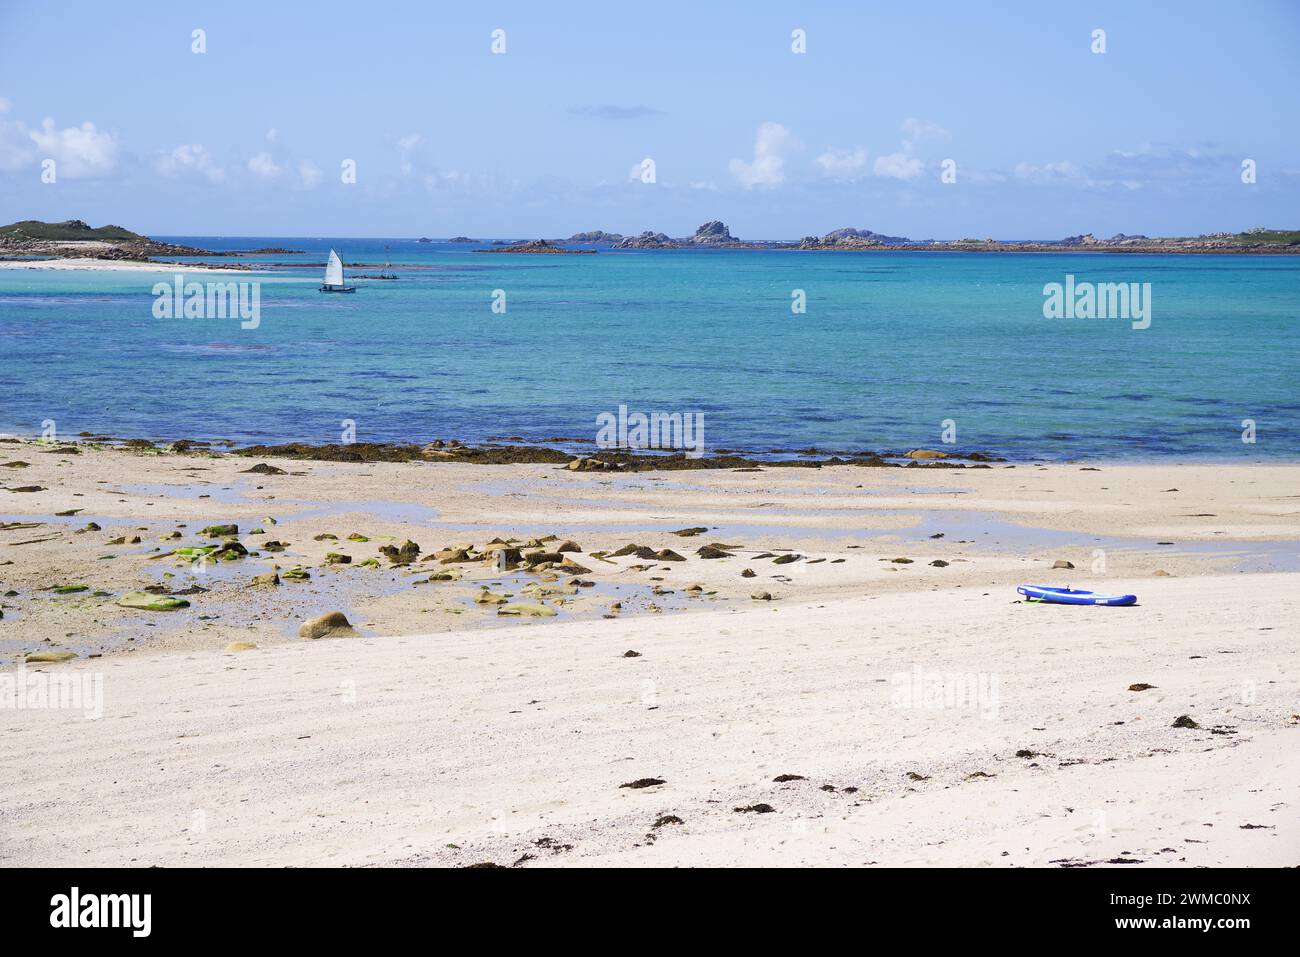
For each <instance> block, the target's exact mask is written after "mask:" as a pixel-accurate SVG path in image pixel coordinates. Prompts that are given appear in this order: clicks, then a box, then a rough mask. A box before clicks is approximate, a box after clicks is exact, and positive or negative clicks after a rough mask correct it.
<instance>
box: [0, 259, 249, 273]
mask: <svg viewBox="0 0 1300 957" xmlns="http://www.w3.org/2000/svg"><path fill="white" fill-rule="evenodd" d="M0 269H36V270H56V271H61V272H69V271H72V272H151V273H174V272H176V271H177V270H187V269H189V270H195V271H201V272H205V273H216V274H222V275H226V274H229V275H247V274H248V273H249V272H250V270H247V269H223V268H221V267H220V266H210V265H208V264H206V263H167V262H156V263H155V262H130V261H125V260H119V259H90V258H85V259H0Z"/></svg>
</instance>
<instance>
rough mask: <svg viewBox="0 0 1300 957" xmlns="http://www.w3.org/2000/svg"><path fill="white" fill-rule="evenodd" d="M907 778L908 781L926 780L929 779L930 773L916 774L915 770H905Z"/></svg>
mask: <svg viewBox="0 0 1300 957" xmlns="http://www.w3.org/2000/svg"><path fill="white" fill-rule="evenodd" d="M907 779H908V780H909V781H928V780H930V775H928V774H918V773H917V772H916V771H908V772H907Z"/></svg>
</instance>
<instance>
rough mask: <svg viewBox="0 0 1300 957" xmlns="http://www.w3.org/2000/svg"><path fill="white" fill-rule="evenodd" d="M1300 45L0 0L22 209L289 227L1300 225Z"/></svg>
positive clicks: (1, 151)
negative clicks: (346, 169)
mask: <svg viewBox="0 0 1300 957" xmlns="http://www.w3.org/2000/svg"><path fill="white" fill-rule="evenodd" d="M195 29H202V30H203V31H205V38H206V52H205V53H202V54H197V53H194V52H192V45H193V40H192V32H193V31H194V30H195ZM496 29H501V30H504V31H505V44H506V52H505V53H504V54H494V53H493V52H492V49H491V45H492V32H493V30H496ZM795 29H802V30H804V31H806V37H807V52H806V53H803V54H796V53H794V52H792V50H791V44H792V40H791V32H792V31H793V30H795ZM1097 29H1101V30H1104V31H1105V44H1106V52H1105V53H1094V52H1092V49H1091V47H1092V45H1093V39H1092V34H1093V31H1094V30H1097ZM1298 48H1300V4H1297V3H1294V2H1287V0H1278V2H1260V3H1253V4H1250V5H1249V6H1243V5H1242V4H1239V3H1228V2H1223V3H1205V2H1164V0H1148V2H1143V3H1113V4H1108V3H1090V4H1086V5H1085V4H1059V3H1041V2H1037V3H1029V2H1026V3H1000V4H997V5H993V4H982V5H976V4H966V3H947V2H931V3H925V4H919V3H915V2H910V3H909V2H892V0H874V2H847V0H846V2H842V3H829V2H825V3H817V4H809V3H763V2H749V3H739V2H737V3H725V2H722V3H713V4H704V3H698V2H696V3H681V2H674V0H656V2H654V3H649V4H636V3H631V4H616V3H609V2H603V3H568V4H563V5H559V4H539V3H506V2H503V3H493V4H491V5H487V4H468V3H465V4H449V3H434V2H428V0H425V2H420V3H384V2H375V3H370V4H361V3H354V2H353V3H328V2H327V3H313V4H311V5H299V4H288V3H285V4H280V3H259V4H254V3H248V2H243V0H226V2H221V3H209V2H202V3H185V4H178V3H174V2H170V3H149V2H140V3H131V4H126V5H118V4H107V3H103V2H93V3H90V2H80V0H74V2H61V3H50V2H26V0H0V220H2V221H5V222H8V221H11V220H15V219H27V218H39V219H67V218H73V217H75V218H81V219H86V220H88V221H90V222H92V223H93V224H96V225H98V224H101V223H104V222H114V223H119V224H121V225H125V226H128V227H131V228H136V229H140V230H142V231H145V232H152V233H159V234H191V235H261V236H295V235H299V236H312V235H334V236H418V235H428V236H450V235H456V234H466V235H470V236H476V237H477V236H547V237H553V236H567V235H569V234H570V233H572V232H574V231H577V230H583V229H597V228H603V229H608V230H611V231H616V232H623V233H629V232H639V231H640V230H642V229H654V230H662V231H664V232H668V233H670V234H672V235H682V234H689V233H690V232H692V231H693V230H694V229H695V227H696V226H697V225H699V224H700V223H701V222H704V221H705V220H709V219H722V220H724V221H725V222H726V223H728V224H729V225H730V227H731V229H732V232H733V233H734V234H736V235H737V236H740V237H744V238H797V237H799V236H802V235H805V234H809V233H818V234H820V233H824V232H826V231H829V230H831V229H834V228H837V227H840V226H856V227H864V228H870V229H875V230H877V231H879V232H885V233H889V234H894V235H906V236H910V237H913V238H927V237H936V238H960V237H964V236H974V237H978V238H983V237H985V236H993V237H996V238H1028V237H1035V238H1055V237H1060V236H1065V235H1070V234H1074V233H1080V232H1093V233H1096V234H1098V235H1107V236H1108V235H1111V234H1112V233H1115V232H1127V233H1139V232H1141V233H1147V234H1151V235H1156V234H1161V235H1171V234H1188V233H1190V234H1195V233H1201V232H1208V231H1216V230H1220V229H1228V230H1236V229H1243V228H1247V227H1250V226H1256V225H1267V226H1289V227H1300V127H1298V125H1297V123H1296V119H1297V117H1300V56H1297V54H1296V52H1295V51H1296V50H1297V49H1298ZM646 158H650V159H652V160H653V161H654V169H655V181H654V182H653V183H646V182H643V181H642V179H641V177H640V176H639V175H637V174H639V172H640V169H641V167H640V165H639V164H641V163H642V161H643V160H645V159H646ZM44 159H54V160H55V163H56V166H55V170H56V174H57V180H56V182H54V183H42V182H41V162H42V160H44ZM948 159H951V160H953V161H954V163H955V164H956V165H955V170H956V181H955V182H952V183H945V182H942V181H941V176H940V174H941V171H942V169H943V166H942V164H943V161H944V160H948ZM1244 159H1253V160H1254V161H1255V163H1256V164H1257V182H1256V183H1254V184H1251V185H1248V184H1244V183H1242V181H1241V163H1242V161H1243V160H1244ZM345 160H353V161H355V163H356V182H355V183H344V182H342V176H341V173H342V163H343V162H344V161H345Z"/></svg>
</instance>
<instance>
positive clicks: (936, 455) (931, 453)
mask: <svg viewBox="0 0 1300 957" xmlns="http://www.w3.org/2000/svg"><path fill="white" fill-rule="evenodd" d="M903 457H904V458H908V459H946V458H947V457H948V453H947V452H940V451H939V450H938V449H912V450H911V451H910V452H907V453H905V454H904V456H903Z"/></svg>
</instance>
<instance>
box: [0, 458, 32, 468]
mask: <svg viewBox="0 0 1300 957" xmlns="http://www.w3.org/2000/svg"><path fill="white" fill-rule="evenodd" d="M31 464H32V463H31V462H22V461H18V460H16V459H15V460H14V461H13V462H5V463H4V466H3V467H4V468H7V469H25V468H31Z"/></svg>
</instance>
